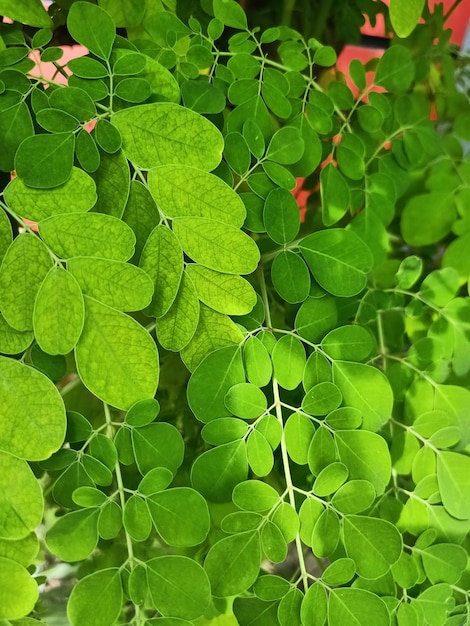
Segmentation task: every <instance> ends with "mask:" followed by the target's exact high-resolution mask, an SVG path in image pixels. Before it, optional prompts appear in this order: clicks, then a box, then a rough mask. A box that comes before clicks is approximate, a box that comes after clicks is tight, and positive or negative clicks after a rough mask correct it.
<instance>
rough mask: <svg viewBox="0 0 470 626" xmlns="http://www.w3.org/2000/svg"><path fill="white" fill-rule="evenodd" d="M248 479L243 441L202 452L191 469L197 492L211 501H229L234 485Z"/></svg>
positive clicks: (193, 483) (192, 481)
mask: <svg viewBox="0 0 470 626" xmlns="http://www.w3.org/2000/svg"><path fill="white" fill-rule="evenodd" d="M247 477H248V461H247V457H246V449H245V443H244V442H243V441H233V442H231V443H226V444H224V445H221V446H218V447H217V448H213V449H212V450H207V451H206V452H203V453H202V454H201V456H199V457H197V459H196V460H195V462H194V464H193V466H192V469H191V483H192V485H193V487H194V489H196V490H197V491H199V492H200V493H201V494H202V495H203V496H204V497H205V498H206V500H209V501H211V502H229V501H230V499H231V496H232V491H233V488H234V487H235V485H237V484H238V483H240V482H242V481H243V480H246V479H247Z"/></svg>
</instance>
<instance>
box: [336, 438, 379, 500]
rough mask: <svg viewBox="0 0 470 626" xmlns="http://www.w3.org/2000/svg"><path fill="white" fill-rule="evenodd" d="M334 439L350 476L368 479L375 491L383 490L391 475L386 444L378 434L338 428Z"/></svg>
mask: <svg viewBox="0 0 470 626" xmlns="http://www.w3.org/2000/svg"><path fill="white" fill-rule="evenodd" d="M335 441H336V445H337V446H338V452H339V456H340V459H341V461H342V462H343V463H344V464H345V465H346V466H347V467H348V469H349V474H350V477H351V478H353V479H361V480H362V479H363V480H368V481H370V482H371V483H372V484H373V485H374V487H375V489H376V491H377V493H379V494H381V493H383V492H384V490H385V487H386V486H387V484H388V482H389V480H390V475H391V460H390V453H389V451H388V446H387V443H386V441H385V439H383V438H382V437H381V436H380V435H377V434H376V433H371V432H370V431H367V430H340V431H337V432H336V433H335Z"/></svg>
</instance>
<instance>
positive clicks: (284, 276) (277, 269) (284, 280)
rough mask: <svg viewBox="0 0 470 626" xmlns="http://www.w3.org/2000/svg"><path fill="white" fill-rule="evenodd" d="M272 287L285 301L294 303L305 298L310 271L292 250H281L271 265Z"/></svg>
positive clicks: (308, 286) (307, 291)
mask: <svg viewBox="0 0 470 626" xmlns="http://www.w3.org/2000/svg"><path fill="white" fill-rule="evenodd" d="M271 279H272V281H273V285H274V289H275V290H276V291H277V293H278V294H279V295H280V296H281V298H283V299H284V300H285V301H286V302H289V303H290V304H296V303H297V302H303V301H304V300H306V299H307V297H308V294H309V292H310V282H311V281H310V272H309V270H308V267H307V265H306V263H305V261H304V260H303V259H302V257H301V256H300V255H299V254H296V253H295V252H292V250H281V251H280V252H279V254H277V255H276V256H275V257H274V261H273V264H272V266H271Z"/></svg>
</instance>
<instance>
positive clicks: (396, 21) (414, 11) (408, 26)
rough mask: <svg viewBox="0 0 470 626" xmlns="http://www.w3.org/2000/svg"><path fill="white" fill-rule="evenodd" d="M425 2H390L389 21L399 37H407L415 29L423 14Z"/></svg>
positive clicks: (413, 0) (422, 0)
mask: <svg viewBox="0 0 470 626" xmlns="http://www.w3.org/2000/svg"><path fill="white" fill-rule="evenodd" d="M424 4H425V0H411V1H410V2H408V1H406V2H404V0H391V2H390V20H391V22H392V26H393V30H394V31H395V32H396V34H397V35H398V36H399V37H408V36H409V35H411V33H412V32H413V31H414V29H415V28H416V25H417V24H418V20H419V18H420V17H421V13H422V12H423V8H424Z"/></svg>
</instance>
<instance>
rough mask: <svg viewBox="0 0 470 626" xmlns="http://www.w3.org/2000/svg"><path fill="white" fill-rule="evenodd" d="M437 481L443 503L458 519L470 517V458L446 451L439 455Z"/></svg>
mask: <svg viewBox="0 0 470 626" xmlns="http://www.w3.org/2000/svg"><path fill="white" fill-rule="evenodd" d="M437 480H438V483H439V491H440V492H441V496H442V503H443V505H444V507H445V508H446V510H447V512H448V513H450V514H451V515H453V516H454V517H456V518H458V519H468V518H469V517H470V498H469V494H470V457H468V456H464V455H463V454H459V453H458V452H449V451H444V452H440V454H438V455H437Z"/></svg>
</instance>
